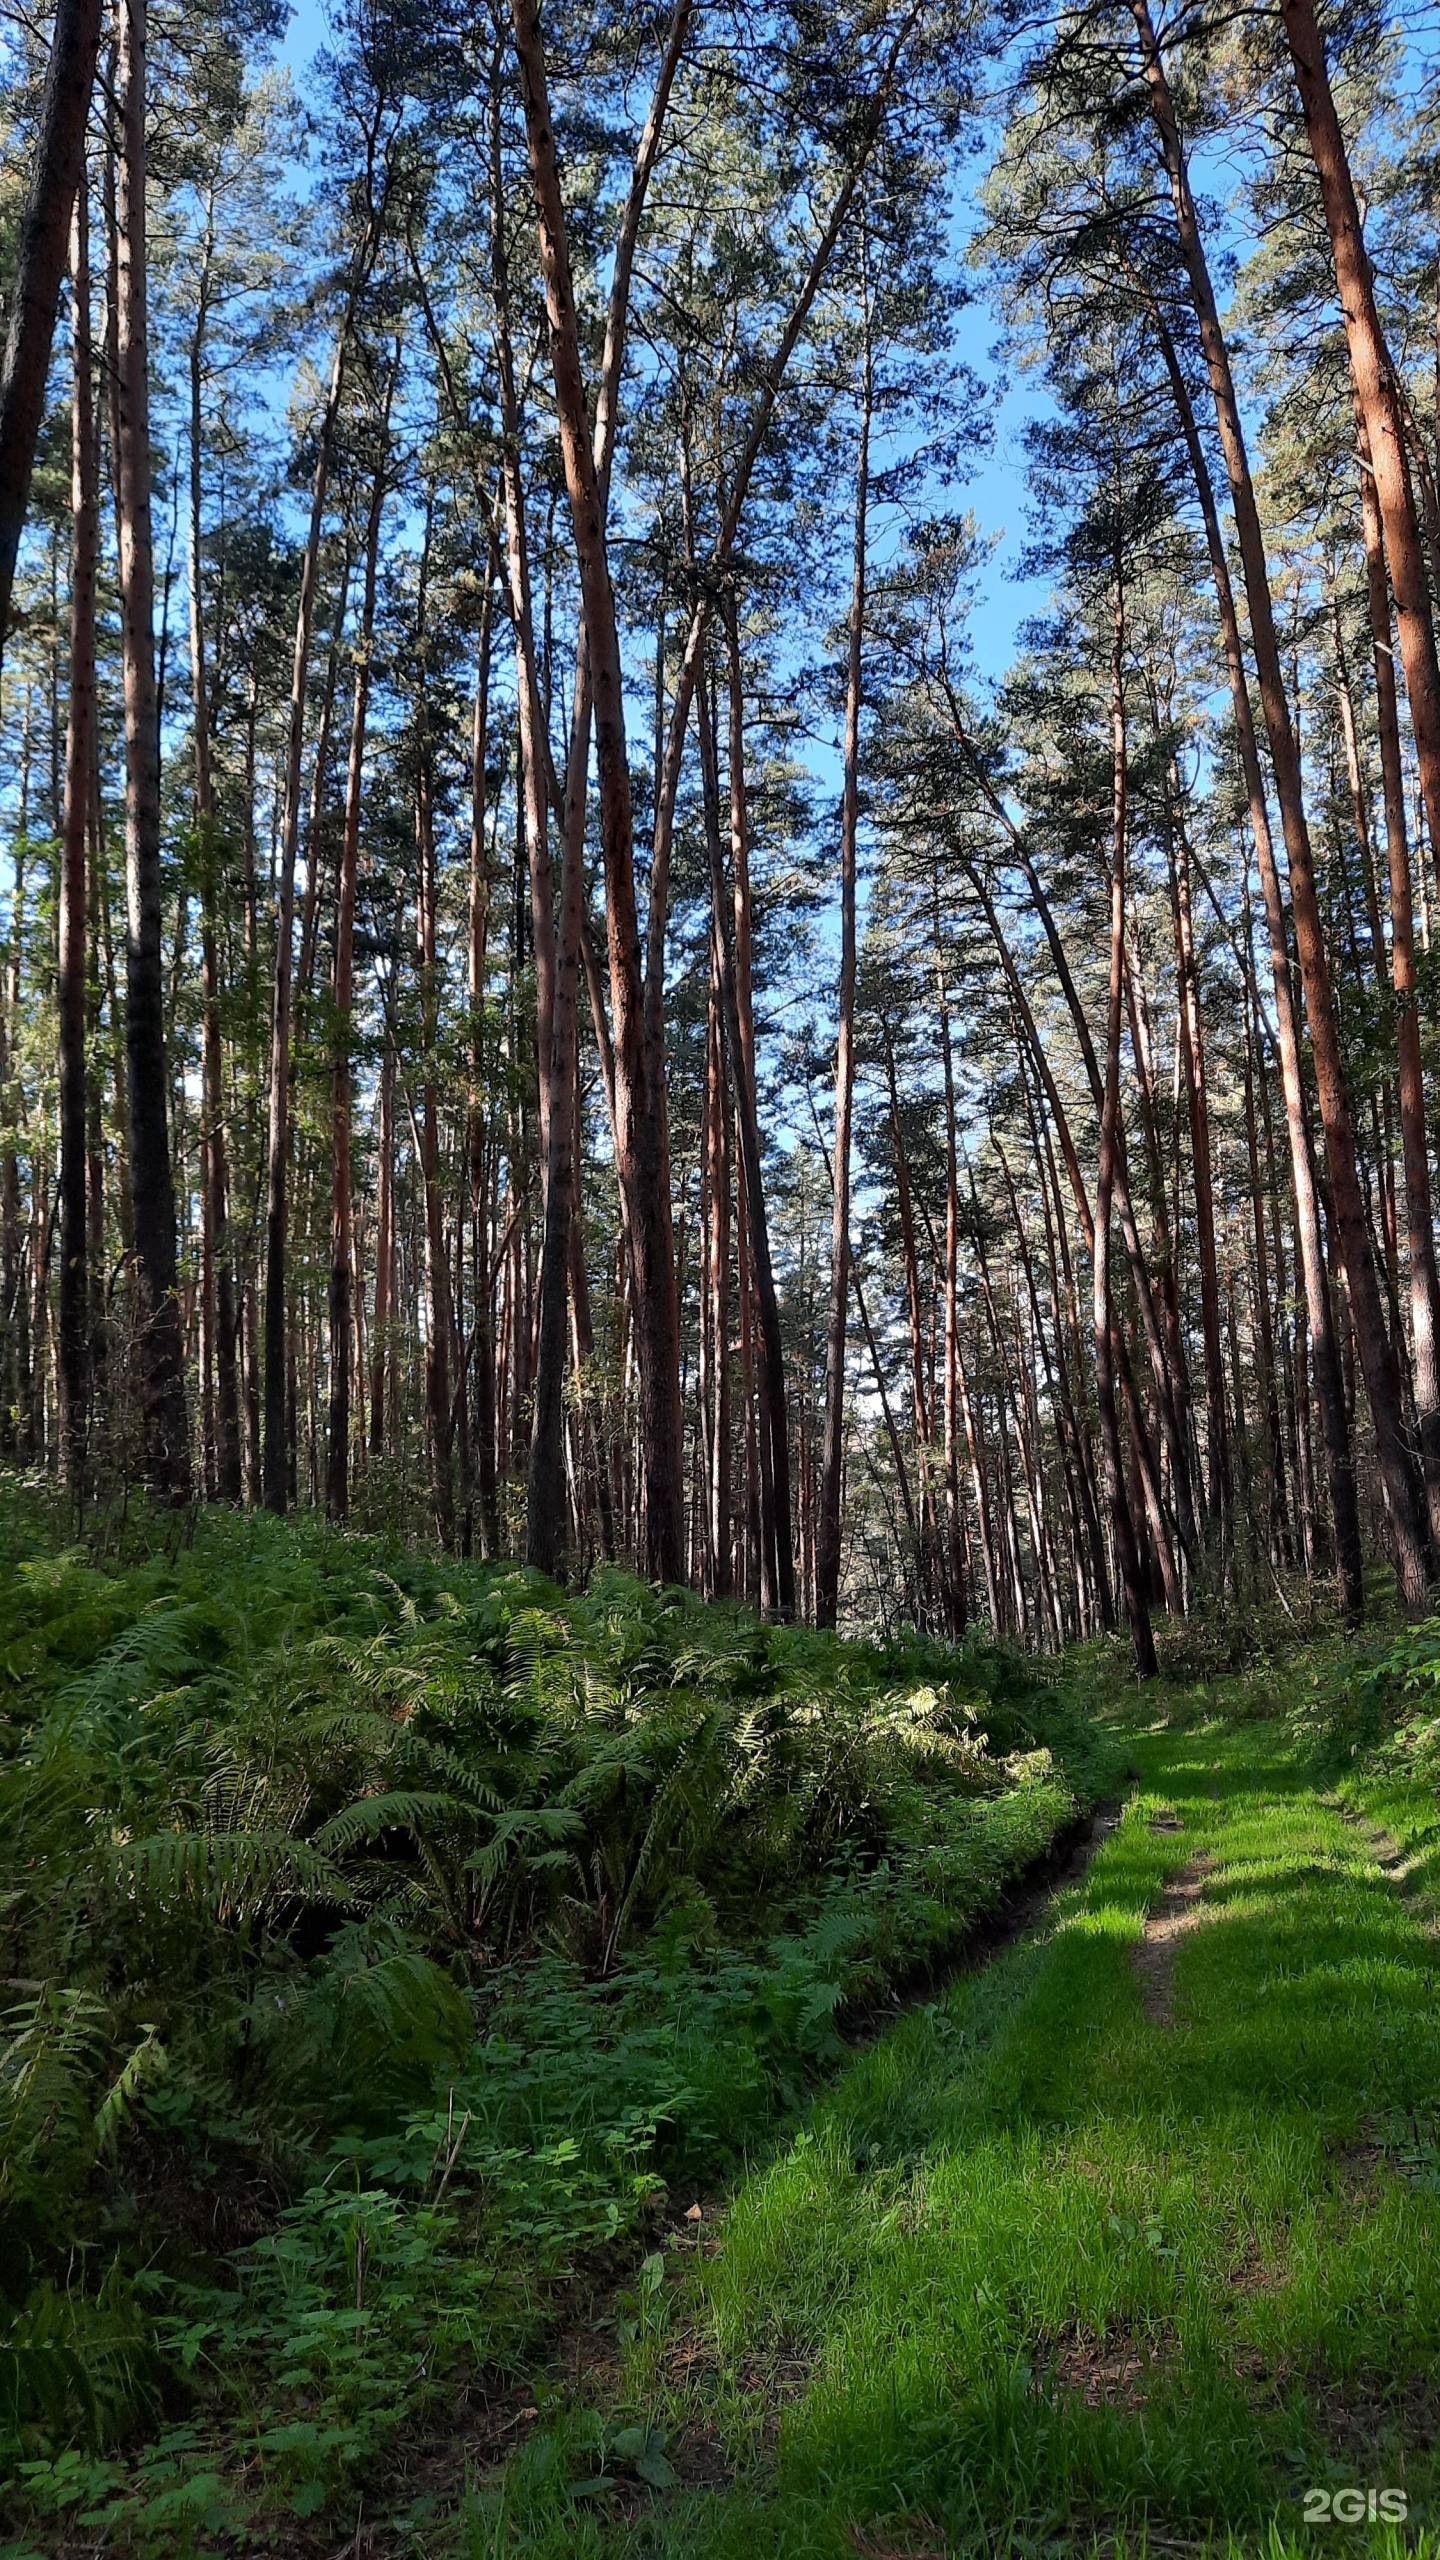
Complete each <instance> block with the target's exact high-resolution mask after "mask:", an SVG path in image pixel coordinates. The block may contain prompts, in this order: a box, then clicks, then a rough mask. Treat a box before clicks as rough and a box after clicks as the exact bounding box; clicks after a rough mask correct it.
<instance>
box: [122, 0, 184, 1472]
mask: <svg viewBox="0 0 1440 2560" xmlns="http://www.w3.org/2000/svg"><path fill="white" fill-rule="evenodd" d="M116 88H117V95H118V100H119V110H120V151H119V157H118V162H117V166H116V187H115V202H116V227H115V266H116V386H115V406H116V437H115V481H116V511H117V518H118V526H119V569H120V623H121V645H122V653H123V662H124V692H125V892H126V915H127V925H128V932H127V947H126V1010H125V1035H126V1070H127V1075H126V1082H127V1088H128V1100H129V1111H130V1156H131V1185H132V1192H133V1200H134V1216H135V1261H136V1282H137V1290H136V1296H137V1325H138V1332H139V1345H138V1348H139V1370H140V1402H141V1411H142V1416H143V1423H144V1440H145V1461H146V1469H147V1472H148V1475H149V1478H150V1481H151V1483H152V1485H153V1487H154V1489H155V1491H156V1492H157V1493H158V1494H159V1495H160V1496H161V1498H162V1499H163V1500H165V1501H169V1502H177V1503H180V1502H186V1501H188V1500H189V1497H190V1432H189V1420H188V1415H187V1412H186V1401H185V1368H184V1343H183V1338H182V1333H181V1325H180V1304H179V1299H178V1297H177V1294H176V1236H175V1184H174V1176H173V1173H172V1169H171V1163H170V1096H169V1067H168V1063H167V1059H166V1049H165V987H164V969H163V960H162V952H161V937H160V713H159V703H158V698H157V694H156V687H155V628H154V612H155V559H154V542H153V535H152V531H151V506H150V385H149V321H148V308H147V300H148V288H147V274H146V224H145V0H120V11H119V41H118V44H117V48H116Z"/></svg>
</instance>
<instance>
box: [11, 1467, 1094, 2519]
mask: <svg viewBox="0 0 1440 2560" xmlns="http://www.w3.org/2000/svg"><path fill="white" fill-rule="evenodd" d="M0 1708H3V1727H0V1931H3V1961H0V1971H3V1974H4V1976H5V1977H6V1988H5V1993H4V1998H5V2003H6V2010H5V2016H4V2020H3V2032H0V2480H3V2481H4V2482H6V2483H7V2484H8V2492H0V2495H4V2494H8V2498H9V2504H8V2508H4V2509H0V2512H3V2514H4V2517H5V2521H6V2522H7V2523H8V2524H9V2526H10V2528H11V2530H12V2531H13V2532H15V2533H16V2534H18V2535H19V2537H20V2540H19V2542H18V2544H16V2545H15V2546H14V2547H15V2548H16V2549H37V2548H42V2549H43V2548H56V2547H63V2546H65V2545H66V2544H67V2543H71V2542H74V2543H75V2544H76V2547H78V2542H79V2541H83V2543H84V2544H85V2547H86V2548H87V2549H91V2550H94V2549H99V2548H104V2547H106V2546H107V2545H108V2546H110V2547H118V2548H124V2549H137V2550H145V2551H150V2550H154V2551H157V2552H164V2551H169V2550H172V2549H174V2550H189V2549H198V2548H205V2549H208V2548H212V2547H214V2546H215V2544H216V2543H217V2541H223V2540H224V2539H225V2538H226V2537H227V2536H228V2535H230V2534H240V2533H242V2532H245V2531H248V2530H250V2529H251V2528H252V2527H254V2526H255V2524H256V2521H257V2519H258V2520H260V2522H261V2523H262V2524H263V2520H264V2519H265V2518H266V2517H267V2516H268V2517H269V2518H271V2519H272V2527H273V2522H274V2520H277V2519H279V2518H282V2517H284V2516H285V2515H289V2516H292V2517H294V2518H297V2519H305V2518H307V2517H314V2518H316V2519H319V2518H321V2517H322V2516H323V2515H324V2514H325V2513H326V2511H327V2510H328V2509H330V2508H331V2507H332V2506H335V2505H337V2503H339V2504H343V2507H344V2511H345V2512H346V2513H347V2514H351V2513H353V2501H354V2493H355V2484H356V2483H357V2481H361V2480H363V2481H365V2482H366V2483H367V2484H368V2483H372V2482H373V2481H374V2480H375V2479H376V2478H377V2477H381V2476H383V2472H384V2467H385V2464H386V2461H387V2459H388V2457H389V2454H390V2451H391V2449H392V2447H393V2445H394V2443H395V2440H396V2438H397V2436H398V2435H399V2434H400V2433H401V2431H402V2430H405V2429H407V2428H413V2427H414V2426H415V2425H417V2424H423V2423H424V2421H425V2414H426V2410H427V2406H428V2405H429V2404H430V2403H432V2402H433V2401H434V2400H435V2398H436V2396H437V2395H438V2394H440V2393H442V2392H443V2391H444V2389H445V2388H446V2386H447V2384H453V2380H454V2377H455V2375H456V2374H457V2372H463V2371H472V2372H474V2371H495V2370H499V2371H502V2372H503V2371H504V2370H506V2369H514V2368H515V2367H516V2365H517V2362H518V2360H519V2359H520V2358H521V2357H522V2356H523V2355H524V2354H525V2352H526V2351H527V2349H530V2348H533V2345H534V2342H535V2340H536V2338H537V2335H538V2334H540V2333H541V2332H542V2331H543V2329H544V2327H545V2325H546V2324H547V2322H549V2321H552V2320H553V2319H554V2317H555V2316H556V2311H557V2306H558V2305H559V2304H560V2303H561V2302H562V2301H563V2299H564V2296H565V2289H566V2287H567V2285H568V2284H569V2283H570V2282H571V2280H572V2279H573V2277H574V2276H575V2273H576V2271H577V2269H584V2268H587V2267H591V2268H593V2267H594V2266H596V2265H597V2264H599V2263H600V2262H601V2259H602V2256H603V2253H604V2252H605V2251H606V2250H607V2249H608V2250H610V2251H612V2252H615V2251H623V2250H627V2249H628V2251H629V2253H630V2258H631V2262H632V2263H633V2261H634V2258H635V2256H636V2254H637V2253H638V2252H639V2251H641V2250H642V2249H643V2247H644V2243H645V2236H646V2232H647V2228H648V2226H649V2224H650V2221H651V2220H652V2218H653V2212H654V2207H655V2203H656V2200H657V2198H658V2197H659V2195H660V2194H661V2193H662V2192H663V2190H664V2188H665V2186H666V2185H667V2184H669V2183H672V2182H675V2181H679V2180H683V2181H687V2182H689V2183H690V2184H691V2185H692V2186H695V2185H703V2184H704V2183H706V2182H710V2181H715V2180H718V2179H720V2178H722V2177H723V2176H724V2175H725V2174H726V2172H727V2170H729V2169H731V2168H733V2167H734V2165H735V2164H736V2163H737V2162H738V2161H739V2160H740V2159H741V2158H742V2156H743V2155H744V2154H745V2153H746V2151H747V2149H748V2148H749V2147H750V2146H752V2145H753V2144H754V2143H755V2142H756V2141H757V2139H759V2138H760V2137H762V2136H763V2135H764V2133H765V2131H766V2128H767V2127H768V2126H770V2125H771V2124H772V2123H774V2122H775V2120H776V2119H777V2118H778V2117H780V2116H781V2115H782V2114H783V2113H784V2112H785V2111H786V2110H787V2109H791V2108H793V2107H795V2106H797V2105H799V2104H800V2103H801V2102H802V2101H803V2100H804V2099H805V2097H806V2095H807V2093H808V2092H809V2091H810V2090H811V2089H812V2088H813V2086H814V2085H815V2083H816V2082H817V2080H818V2079H819V2078H820V2077H821V2076H822V2075H824V2074H825V2072H826V2071H827V2069H828V2068H829V2067H830V2066H831V2065H832V2064H833V2063H834V2062H835V2061H836V2060H837V2059H838V2058H839V2057H840V2056H841V2055H842V2053H843V2052H844V2051H845V2050H846V2046H845V2044H844V2040H843V2035H842V2028H843V2027H844V2025H845V2022H846V2020H847V2018H850V2019H853V2017H854V2016H855V2014H856V2013H857V2012H859V2011H863V2009H864V2007H865V2005H866V2003H867V2002H872V2001H875V2000H877V1999H878V1998H879V1996H880V1995H881V1994H882V1993H883V1992H884V1991H885V1990H886V1989H887V1988H888V1987H889V1986H891V1985H894V1984H895V1983H897V1982H899V1981H901V1980H903V1979H905V1978H906V1977H914V1976H917V1975H919V1974H921V1973H923V1971H924V1970H925V1969H926V1968H928V1967H933V1966H934V1965H936V1964H937V1963H939V1962H940V1961H941V1960H943V1959H944V1957H945V1956H946V1955H947V1953H949V1952H950V1951H951V1950H953V1949H954V1948H955V1947H956V1945H957V1943H958V1942H959V1941H960V1940H961V1939H962V1938H963V1936H964V1934H965V1933H966V1931H967V1930H969V1929H970V1928H971V1927H972V1926H973V1924H974V1922H975V1921H976V1919H977V1917H978V1916H979V1915H981V1914H983V1913H984V1912H985V1911H986V1910H987V1909H989V1908H991V1907H992V1906H993V1905H994V1903H995V1902H996V1901H997V1900H998V1898H999V1897H1000V1895H1001V1893H1002V1892H1003V1889H1004V1887H1005V1885H1006V1883H1007V1881H1008V1880H1009V1879H1010V1878H1011V1877H1013V1876H1014V1875H1015V1874H1017V1873H1018V1872H1019V1871H1020V1870H1022V1869H1023V1868H1025V1867H1026V1866H1027V1865H1029V1864H1031V1863H1032V1862H1033V1861H1034V1860H1035V1859H1036V1858H1038V1857H1039V1856H1041V1855H1042V1854H1043V1853H1044V1852H1045V1851H1046V1849H1047V1848H1048V1847H1049V1846H1050V1844H1051V1843H1052V1842H1053V1840H1054V1839H1055V1837H1056V1835H1057V1833H1058V1832H1060V1831H1061V1830H1062V1829H1063V1828H1064V1827H1065V1825H1066V1824H1067V1823H1068V1822H1070V1821H1071V1820H1072V1819H1073V1818H1074V1817H1075V1816H1076V1814H1077V1813H1078V1812H1079V1811H1080V1810H1081V1809H1082V1808H1083V1807H1084V1806H1086V1805H1087V1804H1089V1803H1090V1802H1092V1801H1093V1800H1094V1798H1095V1797H1096V1795H1097V1794H1098V1793H1099V1792H1101V1791H1102V1789H1103V1786H1104V1783H1105V1779H1106V1775H1107V1770H1108V1767H1109V1761H1108V1756H1107V1746H1105V1745H1104V1744H1102V1742H1101V1741H1100V1740H1099V1738H1098V1737H1097V1734H1096V1731H1095V1729H1094V1728H1093V1726H1092V1725H1091V1724H1090V1723H1089V1722H1088V1721H1087V1719H1086V1717H1085V1715H1084V1714H1083V1713H1082V1712H1081V1710H1080V1708H1079V1707H1078V1706H1077V1705H1076V1703H1075V1702H1074V1699H1073V1697H1072V1695H1071V1694H1070V1693H1069V1692H1068V1691H1067V1690H1066V1689H1065V1688H1064V1687H1063V1686H1061V1685H1060V1684H1059V1683H1058V1682H1057V1681H1056V1680H1055V1679H1053V1678H1048V1679H1047V1678H1045V1677H1043V1676H1042V1675H1041V1674H1040V1673H1039V1672H1038V1671H1037V1669H1036V1668H1035V1667H1034V1666H1033V1665H1027V1664H1026V1663H1025V1662H1024V1661H1023V1660H1021V1659H1020V1658H1019V1657H1017V1656H1013V1655H1010V1654H1008V1653H1005V1652H1003V1651H1000V1650H996V1649H993V1648H991V1649H986V1648H984V1647H972V1648H968V1649H966V1650H963V1651H960V1652H955V1651H951V1650H947V1649H945V1648H942V1647H939V1646H936V1645H933V1644H929V1643H925V1642H921V1641H919V1640H913V1641H911V1642H908V1643H904V1644H892V1645H888V1646H875V1645H865V1644H856V1643H845V1642H841V1641H839V1640H837V1639H835V1638H828V1637H820V1636H816V1635H813V1634H806V1633H803V1632H801V1631H798V1630H795V1629H786V1628H778V1627H773V1626H766V1625H764V1624H762V1623H761V1622H760V1621H758V1620H756V1619H754V1618H753V1617H749V1616H746V1615H745V1614H744V1613H743V1612H740V1611H738V1610H734V1609H729V1608H714V1607H705V1606H703V1605H702V1604H700V1603H699V1602H697V1601H694V1600H693V1599H690V1598H688V1597H686V1596H685V1595H683V1594H680V1593H678V1592H655V1591H652V1590H650V1589H648V1588H646V1587H644V1586H642V1585H640V1584H638V1583H636V1582H634V1581H632V1580H629V1579H628V1578H626V1577H625V1576H623V1575H621V1574H619V1573H615V1572H607V1573H604V1574H602V1575H601V1576H599V1577H598V1578H597V1580H596V1581H595V1583H594V1584H593V1585H592V1587H591V1589H590V1590H589V1591H587V1592H586V1593H584V1594H583V1595H562V1594H561V1593H560V1592H559V1591H558V1590H556V1589H555V1588H554V1587H553V1586H551V1585H549V1584H547V1583H545V1582H543V1581H541V1580H540V1579H538V1578H537V1577H535V1576H533V1575H529V1574H527V1573H524V1572H522V1571H519V1570H517V1569H515V1568H512V1567H502V1566H480V1565H466V1564H460V1563H457V1562H453V1561H443V1560H437V1559H435V1558H431V1557H421V1556H417V1555H415V1554H414V1553H411V1552H409V1551H407V1550H405V1549H402V1548H400V1547H398V1546H396V1547H390V1546H386V1545H383V1544H381V1543H378V1542H376V1541H373V1540H366V1541H361V1540H357V1539H350V1538H345V1537H341V1536H339V1535H337V1534H335V1533H332V1532H329V1531H327V1530H325V1529H323V1528H322V1527H320V1526H318V1525H316V1524H305V1523H300V1524H290V1525H282V1524H280V1523H277V1522H274V1521H271V1520H268V1519H258V1520H244V1519H239V1518H234V1517H230V1516H215V1517H209V1516H207V1517H205V1518H202V1519H201V1520H200V1521H199V1522H198V1523H197V1524H194V1525H193V1527H192V1528H191V1529H190V1530H189V1531H188V1532H187V1533H186V1534H183V1535H182V1534H181V1533H180V1532H179V1531H178V1530H177V1529H176V1528H175V1526H174V1525H173V1524H169V1523H158V1524H157V1523H155V1522H150V1521H146V1520H145V1519H143V1518H140V1519H136V1518H133V1517H132V1518H130V1519H128V1520H126V1521H125V1522H124V1523H123V1524H121V1525H120V1526H119V1527H118V1528H117V1527H116V1526H115V1525H114V1524H110V1525H108V1526H107V1527H106V1528H105V1529H104V1531H103V1533H102V1532H97V1534H96V1536H95V1538H94V1540H93V1541H92V1543H91V1545H90V1546H88V1547H86V1546H76V1545H70V1546H65V1545H62V1544H61V1543H60V1542H59V1538H58V1536H57V1533H56V1530H55V1526H54V1522H53V1517H52V1515H51V1514H50V1513H48V1512H47V1510H46V1508H45V1505H44V1503H43V1500H42V1499H41V1498H40V1497H39V1496H37V1495H35V1494H33V1493H32V1492H30V1491H27V1490H26V1489H25V1488H23V1487H20V1486H18V1485H14V1484H10V1485H6V1486H4V1487H3V1488H0Z"/></svg>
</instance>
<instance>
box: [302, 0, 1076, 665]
mask: <svg viewBox="0 0 1440 2560" xmlns="http://www.w3.org/2000/svg"><path fill="white" fill-rule="evenodd" d="M326 39H327V18H326V11H325V8H324V6H323V5H322V0H294V5H293V6H292V9H291V14H290V25H289V28H288V31H287V33H286V37H285V41H284V43H283V44H282V45H281V47H280V59H281V61H282V62H283V63H285V64H286V65H287V66H288V68H289V71H290V74H291V77H292V79H293V81H294V83H295V87H296V90H297V92H298V94H299V95H300V97H301V98H302V99H303V98H304V95H305V90H306V75H307V72H308V69H309V66H310V64H311V62H312V61H313V59H314V57H315V55H316V53H317V52H318V51H319V49H320V47H321V45H323V44H324V43H325V42H326ZM972 167H973V164H972ZM956 212H957V218H956V225H955V228H956V235H957V239H958V240H960V241H963V239H964V237H965V235H966V233H967V232H968V230H969V228H970V207H969V205H968V204H966V203H964V202H961V203H960V204H959V205H957V209H956ZM999 327H1000V324H999V319H998V315H997V314H996V313H995V312H994V311H993V310H992V309H991V308H990V306H989V305H988V304H987V302H986V300H985V298H984V296H983V294H977V296H976V298H975V300H974V301H973V302H972V303H971V304H970V306H969V308H968V310H967V312H966V314H965V319H964V323H963V343H962V353H963V354H964V356H965V359H966V361H967V362H968V363H969V364H970V365H971V367H972V368H973V370H974V371H975V372H976V373H977V374H978V375H979V376H980V377H981V379H982V380H984V381H987V382H990V383H992V384H995V383H998V384H999V391H1000V396H999V401H998V407H997V411H996V416H995V437H994V444H993V448H992V450H991V451H990V452H989V453H988V454H986V455H984V456H982V457H981V459H980V461H979V462H978V464H977V466H976V468H975V470H974V472H973V474H972V475H971V477H970V478H969V479H968V480H967V481H966V483H965V486H964V488H963V490H961V491H959V492H957V493H956V494H957V497H958V499H959V502H960V503H962V504H964V505H967V506H970V507H972V508H973V509H974V512H975V515H976V517H977V519H978V521H979V524H980V527H981V531H982V532H983V533H987V534H993V535H998V536H999V537H1000V540H999V542H998V544H997V548H996V550H995V553H994V556H993V562H992V567H991V573H990V576H989V577H988V579H987V580H986V581H985V584H984V587H983V589H982V591H981V593H980V595H979V597H978V598H977V600H976V605H975V610H974V614H973V617H972V621H971V636H972V639H973V641H974V645H975V651H976V657H977V661H978V665H979V670H980V673H981V675H982V676H985V677H989V678H991V679H994V678H998V677H999V676H1001V675H1003V673H1004V671H1005V669H1006V667H1007V666H1008V665H1009V663H1010V660H1011V658H1012V657H1013V656H1014V652H1015V635H1016V632H1017V630H1018V629H1019V626H1020V624H1021V623H1022V622H1023V621H1024V620H1025V619H1026V617H1027V615H1030V614H1033V613H1035V612H1036V611H1038V610H1039V608H1040V607H1041V606H1042V605H1043V603H1044V600H1045V594H1046V587H1045V583H1044V581H1042V580H1036V579H1028V580H1024V581H1020V580H1017V579H1016V578H1015V576H1014V574H1013V573H1014V570H1015V567H1016V564H1017V562H1018V559H1019V556H1020V552H1021V549H1022V547H1023V543H1024V529H1025V518H1024V506H1025V470H1024V452H1023V448H1022V444H1021V435H1022V431H1023V428H1024V424H1025V420H1026V418H1027V417H1028V416H1029V415H1030V414H1031V413H1032V412H1033V410H1034V408H1035V407H1036V405H1037V393H1036V387H1035V385H1034V384H1033V382H1031V381H1029V380H1027V379H1026V378H1025V377H1023V376H1022V377H1020V378H1019V379H1018V380H1017V379H1011V380H1009V381H1008V382H1005V381H1003V380H1002V379H1001V376H1000V368H998V367H997V366H996V365H995V364H994V363H992V361H991V355H990V351H991V347H992V345H993V343H994V341H995V339H996V338H997V337H998V336H999Z"/></svg>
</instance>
